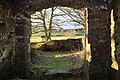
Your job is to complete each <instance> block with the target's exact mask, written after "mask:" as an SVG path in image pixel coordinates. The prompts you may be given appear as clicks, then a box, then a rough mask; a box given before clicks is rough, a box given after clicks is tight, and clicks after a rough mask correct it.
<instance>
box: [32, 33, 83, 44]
mask: <svg viewBox="0 0 120 80" xmlns="http://www.w3.org/2000/svg"><path fill="white" fill-rule="evenodd" d="M69 38H72V39H78V38H84V34H80V35H77V36H75V37H69V36H51V39H52V40H63V39H69ZM30 41H31V42H41V41H42V38H41V36H40V35H39V34H32V36H31V39H30Z"/></svg>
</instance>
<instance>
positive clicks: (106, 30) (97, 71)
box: [88, 9, 114, 80]
mask: <svg viewBox="0 0 120 80" xmlns="http://www.w3.org/2000/svg"><path fill="white" fill-rule="evenodd" d="M110 31H111V30H110V11H109V10H105V9H89V10H88V32H89V34H88V40H89V41H88V42H89V43H90V44H91V46H90V47H91V56H92V61H91V62H90V80H114V78H113V76H114V75H113V71H112V68H111V64H112V60H111V39H110V35H111V32H110Z"/></svg>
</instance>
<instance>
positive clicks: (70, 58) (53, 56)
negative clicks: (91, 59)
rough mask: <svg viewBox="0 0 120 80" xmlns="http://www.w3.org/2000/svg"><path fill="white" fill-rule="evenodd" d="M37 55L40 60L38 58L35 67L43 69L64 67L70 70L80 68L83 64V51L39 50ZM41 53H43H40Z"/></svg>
mask: <svg viewBox="0 0 120 80" xmlns="http://www.w3.org/2000/svg"><path fill="white" fill-rule="evenodd" d="M36 53H37V56H39V59H40V60H37V59H35V60H37V62H36V63H34V64H33V68H43V69H64V70H70V69H74V68H80V67H82V65H83V58H84V55H83V52H82V51H81V52H42V53H41V52H39V51H37V52H36ZM39 53H41V54H39Z"/></svg>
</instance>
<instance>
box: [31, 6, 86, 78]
mask: <svg viewBox="0 0 120 80" xmlns="http://www.w3.org/2000/svg"><path fill="white" fill-rule="evenodd" d="M85 14H86V11H85V9H84V8H83V9H81V10H78V9H73V8H68V7H52V8H48V9H43V10H42V11H37V12H35V13H34V14H32V15H31V21H32V23H31V24H32V37H31V46H32V54H31V55H32V64H33V65H32V67H33V68H34V69H36V68H39V70H40V71H42V73H44V74H45V75H54V74H61V73H64V74H78V75H80V74H82V75H84V76H85V71H84V69H83V67H84V63H85V60H86V51H85V47H86V46H85V42H86V40H85V26H86V15H85ZM83 73H84V74H83ZM82 77H83V76H82ZM85 78H86V77H85Z"/></svg>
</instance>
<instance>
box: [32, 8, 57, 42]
mask: <svg viewBox="0 0 120 80" xmlns="http://www.w3.org/2000/svg"><path fill="white" fill-rule="evenodd" d="M55 9H56V7H53V8H49V9H48V10H47V9H43V10H42V11H39V12H37V13H36V14H34V15H33V16H34V17H32V19H34V21H33V22H32V23H33V25H34V24H36V25H37V26H36V25H35V27H33V28H38V27H41V28H44V30H43V29H41V30H42V31H43V32H44V33H45V38H46V41H48V40H51V30H52V28H53V17H54V11H55ZM41 30H40V31H41Z"/></svg>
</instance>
